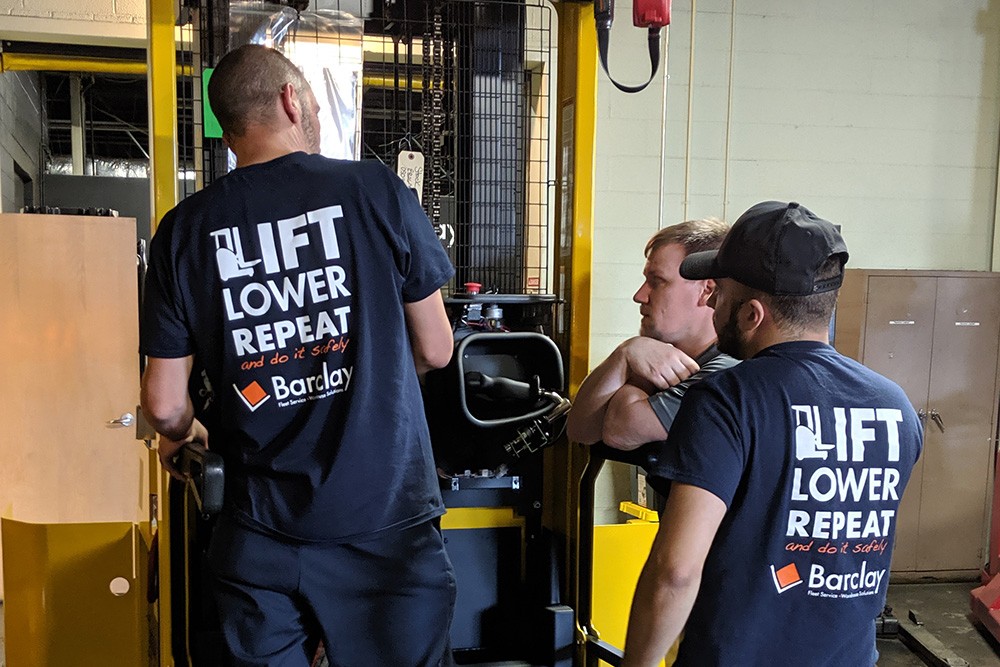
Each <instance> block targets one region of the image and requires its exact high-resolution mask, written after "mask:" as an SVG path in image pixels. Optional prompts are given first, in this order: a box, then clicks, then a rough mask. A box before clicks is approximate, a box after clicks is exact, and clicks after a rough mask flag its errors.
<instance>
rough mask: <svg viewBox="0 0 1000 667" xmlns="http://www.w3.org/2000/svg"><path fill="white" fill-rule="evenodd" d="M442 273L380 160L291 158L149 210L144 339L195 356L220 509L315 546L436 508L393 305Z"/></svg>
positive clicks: (413, 205)
mask: <svg viewBox="0 0 1000 667" xmlns="http://www.w3.org/2000/svg"><path fill="white" fill-rule="evenodd" d="M453 273H454V270H453V268H452V266H451V263H450V262H449V260H448V257H447V255H446V254H445V252H444V250H443V249H442V247H441V244H440V242H439V241H438V239H437V237H436V235H435V234H434V230H433V228H432V226H431V224H430V222H429V221H428V220H427V217H426V216H425V215H424V213H423V211H422V210H421V208H420V205H419V203H418V202H417V199H416V197H415V196H414V195H413V193H412V192H410V191H409V190H408V189H407V188H406V186H405V185H404V184H403V182H402V181H401V180H399V179H398V178H397V177H396V175H395V174H393V173H392V172H391V171H390V170H389V169H388V168H386V167H385V166H384V165H381V164H379V163H356V162H346V161H336V160H330V159H328V158H324V157H321V156H318V155H306V154H305V153H293V154H290V155H286V156H284V157H280V158H277V159H275V160H272V161H270V162H266V163H263V164H256V165H251V166H248V167H243V168H239V169H236V170H235V171H233V172H232V173H230V174H228V175H226V176H224V177H223V178H221V179H219V180H218V181H216V182H215V183H213V184H212V185H211V186H209V187H208V188H206V189H204V190H202V191H201V192H198V193H196V194H195V195H193V196H191V197H189V198H187V199H185V200H184V201H183V202H181V204H179V205H178V206H177V207H176V208H175V209H173V210H172V211H170V212H169V213H168V214H167V215H166V216H165V217H164V219H163V221H162V222H161V223H160V226H159V228H158V229H157V232H156V235H155V236H154V238H153V241H152V243H151V245H150V257H149V270H148V273H147V275H146V285H145V299H144V307H143V320H142V330H141V346H140V347H141V352H142V353H143V354H146V355H148V356H151V357H159V358H177V357H184V356H188V355H192V354H193V355H195V357H196V359H197V361H198V363H199V364H201V365H202V366H203V367H204V373H205V375H206V379H207V380H208V381H209V384H210V385H211V387H212V388H213V390H214V393H215V397H214V402H213V411H214V414H213V417H214V419H213V422H214V424H215V427H214V429H213V430H212V431H210V433H209V446H210V447H211V448H212V449H214V450H216V451H219V452H220V453H221V454H222V456H223V457H224V459H225V461H226V511H228V512H230V513H231V514H232V515H233V516H234V517H235V518H236V519H237V520H238V521H240V522H242V523H244V524H245V525H248V526H250V527H253V528H256V529H259V530H264V531H266V532H270V533H274V534H278V535H282V536H285V537H289V538H292V539H296V540H303V541H317V542H320V541H322V542H335V541H346V540H351V539H355V538H358V537H360V536H365V535H369V534H371V533H374V532H377V531H380V530H384V529H387V528H390V527H398V528H402V527H405V526H408V525H413V524H416V523H418V522H420V521H423V520H426V519H429V518H432V517H434V516H439V515H440V514H441V513H442V512H443V504H442V502H441V495H440V490H439V486H438V481H437V477H436V473H435V468H434V463H433V458H432V454H431V447H430V437H429V435H428V431H427V423H426V420H425V418H424V411H423V404H422V400H421V396H420V387H419V382H418V379H417V375H416V371H415V369H414V365H413V357H412V353H411V348H410V344H409V338H408V334H407V328H406V321H405V317H404V312H403V304H404V303H407V302H416V301H420V300H421V299H424V298H425V297H427V296H430V295H431V294H433V293H434V292H435V291H436V290H438V289H439V288H440V287H441V286H442V285H443V284H444V283H446V282H447V281H448V279H449V278H450V277H451V276H452V275H453Z"/></svg>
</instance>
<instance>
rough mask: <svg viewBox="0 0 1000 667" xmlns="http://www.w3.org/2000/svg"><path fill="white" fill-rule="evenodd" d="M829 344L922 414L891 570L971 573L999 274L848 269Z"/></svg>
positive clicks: (992, 403) (982, 531) (986, 447)
mask: <svg viewBox="0 0 1000 667" xmlns="http://www.w3.org/2000/svg"><path fill="white" fill-rule="evenodd" d="M834 345H835V346H836V347H837V349H838V350H840V352H842V353H843V354H846V355H848V356H850V357H853V358H855V359H858V360H859V361H861V362H862V363H864V364H865V365H866V366H868V367H869V368H871V369H873V370H875V371H877V372H879V373H881V374H882V375H885V376H886V377H889V378H891V379H893V380H895V381H896V382H897V383H898V384H899V385H900V386H901V387H902V388H903V390H904V391H905V392H906V394H907V396H909V398H910V400H911V401H912V402H913V407H914V408H915V409H917V411H918V414H920V415H921V416H922V419H923V423H924V451H923V455H922V456H921V459H920V461H919V463H918V464H917V467H916V468H915V469H914V470H913V474H912V477H911V479H910V483H909V486H908V487H907V489H906V493H905V494H904V495H903V499H902V504H901V506H900V511H899V519H898V523H897V527H896V549H895V552H894V555H893V564H892V569H893V572H898V573H920V574H922V575H923V574H926V575H929V576H954V575H960V574H972V573H975V572H978V571H979V569H980V568H981V567H982V566H983V561H984V559H985V555H984V554H985V546H986V539H987V535H986V526H987V519H988V517H989V499H990V490H991V485H992V470H993V462H994V452H995V450H996V442H997V441H996V436H997V400H998V380H997V378H998V349H1000V274H995V273H973V272H919V271H888V270H883V271H875V270H865V269H853V270H849V271H848V272H847V277H846V279H845V281H844V286H843V288H842V289H841V294H840V301H839V302H838V306H837V315H836V321H835V332H834Z"/></svg>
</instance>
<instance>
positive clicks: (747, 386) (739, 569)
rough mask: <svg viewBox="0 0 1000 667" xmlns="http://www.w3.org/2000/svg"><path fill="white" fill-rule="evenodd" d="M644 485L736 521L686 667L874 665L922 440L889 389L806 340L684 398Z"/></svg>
mask: <svg viewBox="0 0 1000 667" xmlns="http://www.w3.org/2000/svg"><path fill="white" fill-rule="evenodd" d="M667 444H668V447H667V448H666V451H665V452H664V455H663V456H661V458H660V462H659V465H658V467H657V469H656V470H654V471H651V474H654V475H658V476H660V477H664V478H666V479H669V480H672V481H674V482H682V483H686V484H691V485H693V486H697V487H700V488H703V489H706V490H707V491H710V492H711V493H713V494H714V495H716V496H718V497H719V498H720V499H721V500H723V501H724V502H725V503H726V505H727V507H728V511H727V512H726V515H725V517H724V518H723V520H722V523H721V525H720V526H719V531H718V533H717V535H716V538H715V541H714V542H713V544H712V547H711V549H710V551H709V554H708V558H707V559H706V562H705V569H704V574H703V576H702V581H701V588H700V590H699V592H698V597H697V599H696V600H695V604H694V608H693V610H692V612H691V616H690V618H689V619H688V623H687V625H686V626H685V629H684V639H683V641H682V642H681V646H680V653H679V655H678V661H677V663H676V664H677V665H698V666H699V667H702V666H712V665H726V666H729V665H810V666H816V665H831V666H832V665H837V666H841V665H865V666H870V665H873V664H874V663H875V659H876V655H877V654H876V651H875V630H874V623H873V621H874V619H875V617H876V616H878V614H879V613H880V612H881V611H882V609H883V607H884V605H885V594H886V590H887V587H888V584H889V563H890V558H891V551H892V545H893V537H894V535H895V526H896V510H897V508H898V506H899V499H900V498H901V497H902V495H903V489H904V488H905V487H906V483H907V481H908V480H909V477H910V470H911V469H912V467H913V465H914V463H916V461H917V458H918V457H919V455H920V450H921V447H922V430H921V426H920V422H919V421H918V419H917V415H916V413H915V412H914V410H913V407H912V406H911V405H910V402H909V401H908V400H907V398H906V395H905V394H904V393H903V391H902V390H901V389H900V388H899V387H898V386H897V385H896V384H895V383H893V382H891V381H890V380H887V379H886V378H884V377H882V376H880V375H878V374H877V373H875V372H873V371H871V370H870V369H868V368H865V367H864V366H862V365H861V364H859V363H857V362H856V361H853V360H851V359H848V358H846V357H844V356H842V355H840V354H838V353H837V352H836V351H835V350H834V349H833V348H832V347H830V346H829V345H825V344H822V343H816V342H810V341H796V342H789V343H781V344H779V345H774V346H772V347H769V348H767V349H766V350H764V351H762V352H760V353H759V354H758V355H757V356H755V357H754V358H753V359H750V360H748V361H745V362H743V363H742V364H739V365H738V366H734V367H733V368H731V369H728V370H724V371H719V372H718V373H714V374H712V375H711V376H709V377H707V378H705V379H704V380H703V381H701V382H699V383H698V384H696V385H695V386H693V387H691V388H690V389H689V390H688V393H687V395H686V396H685V398H684V402H683V404H682V405H681V409H680V412H679V413H678V414H677V418H676V419H675V421H674V424H673V429H671V431H670V438H669V440H668V441H667Z"/></svg>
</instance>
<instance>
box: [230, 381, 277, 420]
mask: <svg viewBox="0 0 1000 667" xmlns="http://www.w3.org/2000/svg"><path fill="white" fill-rule="evenodd" d="M233 391H235V392H236V395H237V396H239V397H240V398H241V399H243V403H244V405H246V406H247V407H248V408H250V412H254V411H255V410H256V409H257V408H259V407H260V406H262V405H264V403H267V399H269V398H271V396H270V395H269V394H268V393H267V392H266V391H264V388H263V387H261V386H260V383H259V382H257V381H256V380H254V381H253V382H251V383H250V384H248V385H247V386H245V387H243V388H242V389H240V388H239V387H237V386H236V385H235V384H234V385H233Z"/></svg>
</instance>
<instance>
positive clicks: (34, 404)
mask: <svg viewBox="0 0 1000 667" xmlns="http://www.w3.org/2000/svg"><path fill="white" fill-rule="evenodd" d="M137 302H138V299H137V290H136V260H135V221H134V220H133V219H131V218H88V217H77V216H48V215H0V312H2V313H3V316H2V318H0V350H3V352H4V356H5V359H4V362H3V364H2V366H0V368H2V369H3V370H2V371H0V376H2V377H0V406H2V407H0V409H2V410H3V423H4V428H3V430H2V431H0V461H3V465H2V466H0V513H2V514H3V515H4V516H6V517H10V518H14V519H17V520H20V521H30V522H36V523H66V522H84V521H87V522H96V521H129V522H132V521H137V520H138V519H140V518H145V516H146V514H147V504H148V500H147V499H148V493H149V491H148V470H147V469H146V466H147V458H146V453H145V448H144V447H143V446H142V445H141V443H139V442H137V441H136V440H135V428H134V427H129V428H110V427H108V425H107V422H108V420H110V419H113V418H116V417H119V416H121V415H122V414H123V413H126V412H129V413H133V414H134V413H135V406H136V403H137V402H138V395H139V391H138V390H139V371H138V326H137V321H138V308H137ZM2 590H3V589H2V581H0V595H2Z"/></svg>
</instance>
